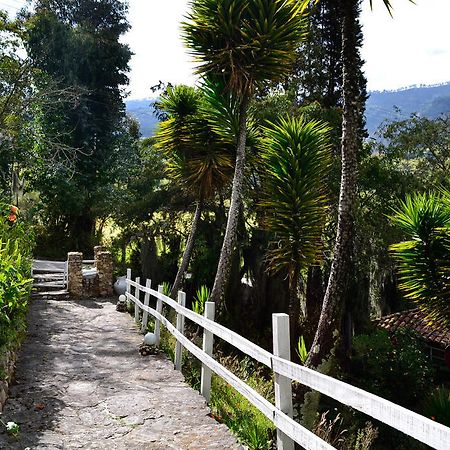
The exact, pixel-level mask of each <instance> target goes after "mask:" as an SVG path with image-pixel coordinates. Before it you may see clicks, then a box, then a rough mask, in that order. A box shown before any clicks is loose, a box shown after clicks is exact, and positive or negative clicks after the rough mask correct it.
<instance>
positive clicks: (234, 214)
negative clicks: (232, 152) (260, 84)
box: [210, 97, 248, 316]
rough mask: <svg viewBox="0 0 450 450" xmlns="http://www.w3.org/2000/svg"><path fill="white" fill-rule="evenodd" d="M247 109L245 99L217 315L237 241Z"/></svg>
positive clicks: (215, 295) (214, 295)
mask: <svg viewBox="0 0 450 450" xmlns="http://www.w3.org/2000/svg"><path fill="white" fill-rule="evenodd" d="M247 107H248V98H247V97H244V98H243V99H242V103H241V106H240V111H239V136H238V142H237V149H236V163H235V169H234V178H233V188H232V191H231V204H230V210H229V212H228V221H227V228H226V231H225V237H224V239H223V244H222V250H221V252H220V258H219V264H218V266H217V272H216V278H215V280H214V286H213V288H212V291H211V297H210V301H212V302H215V303H216V311H217V315H218V316H220V315H221V314H222V313H223V310H224V299H225V292H226V289H227V286H228V282H229V279H230V272H231V262H232V255H233V251H234V247H235V245H236V239H237V224H238V217H239V209H240V205H241V196H242V187H243V184H244V169H245V145H246V140H247Z"/></svg>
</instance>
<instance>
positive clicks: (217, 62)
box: [183, 0, 309, 315]
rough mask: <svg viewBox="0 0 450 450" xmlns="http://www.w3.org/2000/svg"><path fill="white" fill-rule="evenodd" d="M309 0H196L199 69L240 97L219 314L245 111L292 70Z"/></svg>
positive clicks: (233, 234)
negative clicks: (268, 84) (259, 94)
mask: <svg viewBox="0 0 450 450" xmlns="http://www.w3.org/2000/svg"><path fill="white" fill-rule="evenodd" d="M308 3H309V2H308V1H307V0H193V1H192V3H191V5H192V10H191V12H190V13H189V15H188V17H187V20H186V22H185V23H184V24H183V38H184V41H185V43H186V44H187V46H188V48H189V49H190V51H191V54H192V55H193V56H194V58H195V60H196V61H197V62H198V63H199V65H198V69H197V73H199V74H202V75H203V76H206V77H208V78H211V79H215V80H217V79H218V80H221V81H222V82H223V84H224V85H225V88H226V91H227V92H230V93H232V94H233V95H234V97H235V98H237V99H238V106H239V107H238V112H239V114H238V118H239V119H238V121H237V124H238V127H237V128H238V133H237V136H236V139H235V142H236V163H235V172H234V178H233V188H232V192H231V202H230V209H229V213H228V221H227V228H226V231H225V236H224V240H223V245H222V250H221V253H220V259H219V264H218V268H217V273H216V278H215V280H214V286H213V289H212V292H211V300H212V301H214V302H215V303H216V304H217V309H218V311H217V312H218V314H219V315H220V314H221V312H222V311H223V309H224V308H223V307H224V305H223V303H224V302H223V301H224V297H225V291H226V288H227V285H228V281H229V277H230V273H231V261H232V255H233V252H234V249H235V244H236V238H237V222H238V215H239V210H240V206H241V196H242V188H243V184H244V170H245V156H246V155H245V153H246V151H245V149H246V140H247V115H248V106H249V103H250V100H251V98H252V96H253V94H254V92H255V90H256V88H257V87H258V86H260V85H262V84H264V83H265V82H266V81H278V80H280V79H281V78H283V77H284V76H285V75H286V73H288V71H289V70H290V68H291V66H292V64H293V62H294V61H295V58H296V50H297V48H298V46H299V43H300V41H301V39H302V37H303V36H304V33H305V28H306V27H305V25H306V23H305V16H304V15H303V12H304V11H305V9H306V7H307V5H308Z"/></svg>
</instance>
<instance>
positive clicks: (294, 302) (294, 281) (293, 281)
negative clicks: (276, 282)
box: [289, 269, 300, 360]
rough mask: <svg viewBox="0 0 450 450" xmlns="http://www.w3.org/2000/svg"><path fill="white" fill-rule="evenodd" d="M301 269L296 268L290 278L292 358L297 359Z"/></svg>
mask: <svg viewBox="0 0 450 450" xmlns="http://www.w3.org/2000/svg"><path fill="white" fill-rule="evenodd" d="M299 276H300V274H299V271H298V269H294V273H293V274H292V275H291V276H290V278H289V332H290V337H291V353H292V354H291V358H294V360H296V359H297V357H296V355H295V349H296V348H297V342H298V338H299V336H298V335H299V326H298V325H299V320H300V297H299V295H298V290H299Z"/></svg>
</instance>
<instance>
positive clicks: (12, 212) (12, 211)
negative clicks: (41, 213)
mask: <svg viewBox="0 0 450 450" xmlns="http://www.w3.org/2000/svg"><path fill="white" fill-rule="evenodd" d="M18 212H19V208H18V207H17V206H11V214H12V215H16V214H17V213H18Z"/></svg>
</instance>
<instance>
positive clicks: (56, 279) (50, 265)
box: [31, 259, 68, 289]
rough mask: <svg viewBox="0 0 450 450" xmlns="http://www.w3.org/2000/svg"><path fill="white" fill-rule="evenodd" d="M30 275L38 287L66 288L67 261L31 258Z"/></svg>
mask: <svg viewBox="0 0 450 450" xmlns="http://www.w3.org/2000/svg"><path fill="white" fill-rule="evenodd" d="M31 276H32V278H34V286H35V287H38V288H49V287H51V288H62V289H66V288H67V280H68V270H67V261H48V260H42V259H35V260H33V263H32V266H31Z"/></svg>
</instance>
